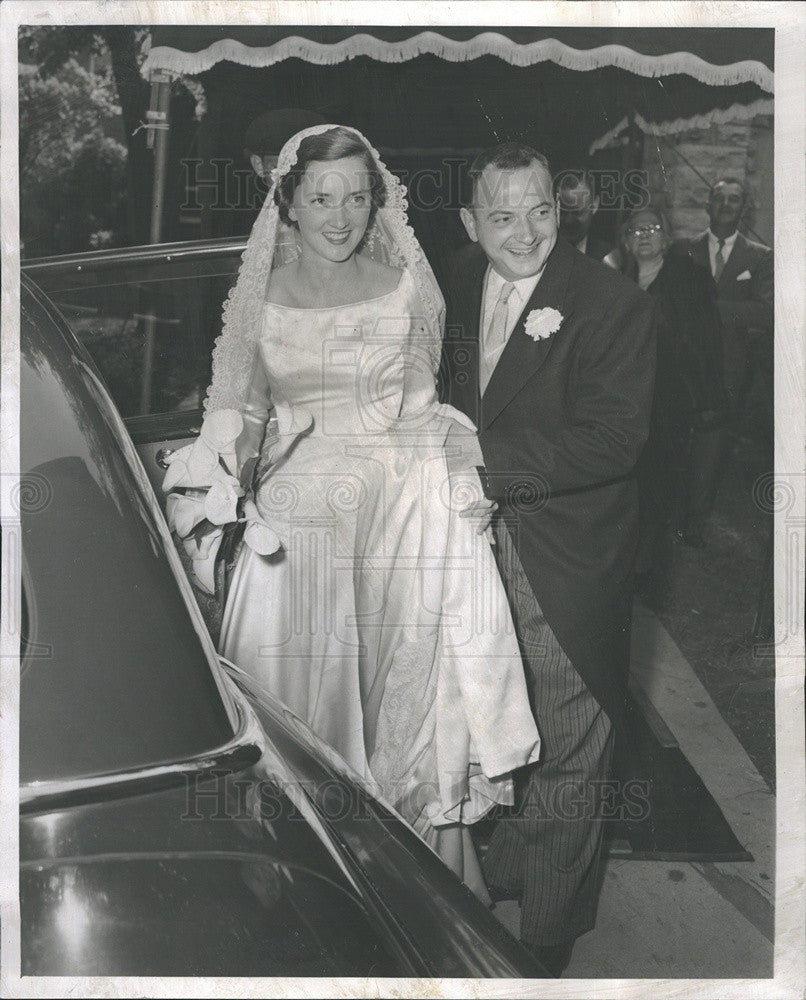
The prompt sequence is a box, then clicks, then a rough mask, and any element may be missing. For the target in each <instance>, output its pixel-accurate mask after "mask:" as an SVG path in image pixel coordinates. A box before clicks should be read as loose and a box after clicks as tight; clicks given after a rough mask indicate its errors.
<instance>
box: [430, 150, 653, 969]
mask: <svg viewBox="0 0 806 1000" xmlns="http://www.w3.org/2000/svg"><path fill="white" fill-rule="evenodd" d="M470 176H471V180H472V199H471V202H470V204H469V205H468V206H467V207H465V208H462V210H461V217H462V221H463V223H464V225H465V228H466V229H467V232H468V234H469V236H470V238H471V240H473V241H474V243H477V244H479V247H480V251H479V252H478V253H477V254H476V257H475V259H474V258H473V257H472V256H470V255H465V257H464V260H463V263H462V267H461V270H460V269H459V268H457V269H456V272H455V274H454V276H453V278H452V280H451V281H450V282H449V285H448V288H447V293H448V294H447V299H448V318H447V324H446V335H445V345H444V352H443V365H442V386H443V398H444V400H445V401H446V402H449V403H452V404H453V405H454V406H457V407H458V408H460V409H462V410H463V411H464V412H465V413H467V414H468V416H469V417H470V418H471V419H472V420H473V421H474V422H475V423H476V425H477V427H478V430H479V439H480V442H481V448H482V452H483V455H484V463H485V470H486V489H487V492H488V496H489V497H490V498H492V499H494V500H496V501H497V502H498V505H499V516H498V517H497V520H496V538H497V543H498V544H497V546H496V547H497V550H498V558H499V564H500V566H501V571H502V576H503V577H504V582H505V585H506V587H507V592H508V595H509V599H510V604H511V606H512V611H513V617H514V619H515V624H516V628H517V630H518V637H519V639H520V642H521V647H522V650H523V654H524V660H525V662H526V665H527V674H528V675H529V680H530V683H531V689H532V696H533V707H534V711H535V715H536V718H537V723H538V728H539V730H540V733H541V736H542V739H543V745H544V753H543V758H542V761H541V763H539V764H537V765H535V766H533V767H532V768H531V770H530V771H529V772H528V774H527V775H526V784H525V789H524V792H523V796H522V801H521V802H520V803H519V804H518V808H517V809H516V811H515V813H514V815H512V816H510V817H507V818H505V819H503V820H500V821H499V823H498V824H497V826H496V827H495V829H494V831H493V835H492V838H491V841H490V846H489V849H488V852H487V855H486V857H485V859H484V871H485V876H486V878H487V881H488V883H489V884H490V887H491V891H493V892H494V893H497V894H498V896H499V898H508V897H520V899H521V938H522V939H523V941H524V942H525V943H526V944H527V946H529V947H531V948H532V949H533V950H534V951H536V953H537V954H538V956H539V957H540V958H541V959H542V961H543V963H544V964H545V965H546V966H547V967H548V968H549V970H550V971H552V972H554V973H555V974H556V975H560V973H561V972H562V970H563V969H564V968H565V966H566V965H567V964H568V961H569V960H570V956H571V949H572V948H573V943H574V941H575V939H576V938H577V937H578V936H579V935H580V934H582V933H584V932H585V931H587V930H590V929H591V928H592V927H593V925H594V923H595V916H596V905H597V899H598V892H599V879H600V874H601V871H600V855H601V844H602V833H603V828H602V819H601V816H600V815H598V813H599V810H598V808H597V806H598V800H599V795H600V793H601V789H602V785H603V783H604V782H606V781H607V780H608V778H609V777H610V765H611V758H612V750H613V732H614V727H615V726H617V725H618V724H619V721H620V717H621V713H622V709H623V706H624V701H625V695H626V688H627V673H628V666H629V648H630V613H631V605H632V569H633V560H634V555H635V548H636V532H637V499H636V486H635V482H634V480H633V469H634V466H635V462H636V459H637V458H638V455H639V453H640V451H641V448H642V446H643V444H644V441H645V439H646V436H647V431H648V426H649V412H650V406H651V401H652V391H653V381H654V371H655V343H654V331H653V307H652V300H651V299H650V297H649V296H648V295H646V294H645V293H644V292H642V291H640V290H639V289H638V288H637V286H636V285H634V284H633V283H632V282H629V281H627V280H626V279H625V278H623V277H622V276H621V275H620V274H618V273H617V272H615V271H613V270H611V269H610V268H607V267H605V266H604V265H602V264H599V263H598V262H596V261H593V260H591V259H590V258H589V257H585V256H583V254H581V253H579V252H578V251H576V250H575V249H573V248H572V247H571V246H570V245H569V244H568V243H566V242H565V241H564V240H562V239H559V240H558V218H559V210H558V205H557V204H556V202H555V199H554V195H553V192H552V177H551V173H550V171H549V166H548V163H547V161H546V160H545V158H544V157H543V156H542V155H541V154H540V153H538V152H536V151H535V150H533V149H531V148H529V147H526V146H521V145H517V144H515V143H507V144H505V145H502V146H499V147H496V148H494V149H490V150H487V151H485V152H483V153H481V154H480V155H479V156H478V157H477V158H476V160H475V162H474V163H473V165H472V167H471V171H470ZM482 251H483V252H482ZM597 790H598V793H597Z"/></svg>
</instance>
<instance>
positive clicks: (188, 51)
mask: <svg viewBox="0 0 806 1000" xmlns="http://www.w3.org/2000/svg"><path fill="white" fill-rule="evenodd" d="M423 55H431V56H436V57H438V58H439V59H444V60H446V61H448V62H468V61H471V60H475V59H479V58H482V57H484V56H493V57H495V58H497V59H501V60H503V61H504V62H507V63H509V64H510V65H513V66H533V65H536V64H538V63H542V62H552V63H555V64H556V65H558V66H562V67H564V68H565V69H571V70H580V71H589V70H594V69H599V68H602V67H606V66H612V67H617V68H619V69H623V70H627V71H629V72H630V73H634V74H636V75H638V76H643V77H663V76H673V75H677V74H684V75H686V76H688V77H691V78H692V79H694V80H698V81H699V82H700V83H704V84H709V85H712V86H731V85H736V84H748V83H750V84H755V85H756V86H757V87H759V88H761V90H763V91H766V92H767V93H769V94H771V93H772V92H773V59H774V33H773V31H772V30H771V29H767V28H696V29H692V28H500V27H490V28H484V27H473V28H468V27H463V28H457V27H440V28H439V29H437V30H427V31H424V30H422V29H421V28H389V27H363V26H361V27H357V26H351V27H333V26H297V25H294V26H283V27H232V26H230V27H211V26H198V25H173V26H159V27H155V28H154V31H153V36H152V45H151V50H150V52H149V55H148V57H147V58H146V60H145V63H144V64H143V67H142V72H143V74H144V75H145V76H146V77H148V76H149V75H150V74H151V72H153V71H155V70H162V71H164V72H167V73H171V74H177V75H179V74H187V75H195V74H197V73H202V72H205V71H206V70H209V69H211V68H212V67H213V66H215V65H216V64H217V63H220V62H222V61H227V62H232V63H238V64H240V65H243V66H252V67H268V66H273V65H275V64H276V63H279V62H282V61H284V60H287V59H302V60H304V61H306V62H309V63H314V64H317V65H321V66H332V65H336V64H337V63H341V62H344V61H346V60H349V59H355V58H357V57H359V56H364V57H367V58H369V59H372V60H376V61H378V62H385V63H401V62H407V61H409V60H411V59H416V58H417V57H419V56H423Z"/></svg>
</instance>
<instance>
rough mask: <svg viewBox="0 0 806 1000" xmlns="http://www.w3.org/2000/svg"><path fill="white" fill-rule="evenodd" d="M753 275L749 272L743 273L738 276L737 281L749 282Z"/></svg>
mask: <svg viewBox="0 0 806 1000" xmlns="http://www.w3.org/2000/svg"><path fill="white" fill-rule="evenodd" d="M752 277H753V275H752V274H751V273H750V272H749V271H742V273H741V274H737V275H736V280H737V281H749V280H750V279H751V278H752Z"/></svg>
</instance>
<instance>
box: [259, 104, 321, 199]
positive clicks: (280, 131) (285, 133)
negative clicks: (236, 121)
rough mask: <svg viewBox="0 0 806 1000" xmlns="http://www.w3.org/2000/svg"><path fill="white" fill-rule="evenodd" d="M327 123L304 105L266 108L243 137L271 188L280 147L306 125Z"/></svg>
mask: <svg viewBox="0 0 806 1000" xmlns="http://www.w3.org/2000/svg"><path fill="white" fill-rule="evenodd" d="M325 124H326V122H325V119H324V118H323V117H322V116H321V115H318V114H317V113H316V112H315V111H306V110H304V109H302V108H277V109H276V110H274V111H266V112H264V113H263V114H262V115H258V117H257V118H255V119H254V121H253V122H252V123H251V124H250V125H249V128H247V130H246V134H245V135H244V138H243V144H244V153H245V155H246V158H247V159H248V160H249V162H250V163H251V164H252V169H253V170H254V171H255V173H256V174H257V175H258V177H260V178H261V180H264V181H265V182H266V183H267V184H268V185H269V187H271V180H270V178H269V174H270V173H271V171H272V170H273V169H274V168H275V167H276V166H277V158H278V156H279V155H280V150H281V149H282V148H283V146H284V145H285V144H286V143H287V142H288V140H289V139H290V138H291V136H292V135H296V134H297V132H301V131H302V129H304V128H311V127H312V126H314V125H325Z"/></svg>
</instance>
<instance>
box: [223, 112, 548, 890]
mask: <svg viewBox="0 0 806 1000" xmlns="http://www.w3.org/2000/svg"><path fill="white" fill-rule="evenodd" d="M332 127H333V126H324V127H317V128H315V129H311V130H306V131H305V132H304V133H301V135H300V136H297V137H295V138H294V139H293V140H291V143H290V144H289V146H288V147H287V148H286V149H285V150H284V151H283V153H282V154H281V157H280V161H279V164H278V176H281V175H282V173H283V172H284V170H285V169H288V168H289V166H290V164H292V163H293V162H294V160H295V158H296V149H297V147H298V145H299V141H301V138H302V137H304V136H305V135H308V134H313V133H315V132H318V131H323V130H324V129H325V128H332ZM362 141H364V142H365V140H363V137H362ZM367 146H368V144H367ZM368 148H369V146H368ZM373 155H374V156H375V158H376V161H377V162H378V163H379V166H380V167H381V169H382V170H383V174H384V178H385V181H386V185H387V202H386V206H385V207H384V208H382V209H380V210H379V211H378V213H377V217H376V222H375V225H374V227H373V231H372V232H371V233H369V234H368V236H367V239H366V240H365V244H366V247H367V248H368V249H369V252H373V250H374V252H375V254H376V255H378V256H380V257H382V259H384V260H385V261H386V262H388V263H392V264H396V265H397V266H399V267H400V269H401V274H400V279H399V283H398V285H397V287H396V288H395V289H394V290H392V291H390V292H388V293H387V294H384V295H381V296H379V297H377V298H372V299H369V300H366V301H362V302H355V303H351V304H349V305H339V306H333V307H324V308H297V307H290V306H281V305H277V304H275V303H271V302H268V301H266V298H265V288H266V283H267V275H268V272H269V271H270V268H271V256H270V254H267V251H266V247H267V246H268V247H271V246H272V241H273V240H274V239H275V235H276V232H277V220H276V214H277V210H276V207H275V206H268V207H267V208H264V213H263V214H264V216H265V218H262V219H259V220H258V223H256V226H255V230H257V232H253V235H252V238H251V239H250V246H249V247H247V250H246V252H245V254H244V263H243V265H242V268H241V272H240V277H239V282H238V286H236V289H235V291H234V292H233V293H232V299H231V301H230V303H229V305H228V306H227V308H226V309H225V328H224V333H223V334H222V337H221V338H220V340H219V343H218V345H217V348H216V353H215V355H214V378H213V385H212V387H211V389H210V393H209V395H208V399H207V403H206V406H207V410H208V414H209V413H210V412H211V411H215V410H216V409H217V408H221V407H234V408H237V409H238V410H239V411H240V412H241V413H242V415H243V416H244V418H245V421H246V426H247V429H248V433H247V436H249V437H250V440H249V441H248V442H246V445H247V447H246V452H248V453H250V454H258V453H259V458H258V463H257V472H256V481H257V487H256V489H255V503H256V506H257V509H258V513H259V514H260V517H261V519H262V521H263V522H264V523H265V524H267V525H269V526H270V527H271V529H272V530H273V531H274V532H275V533H276V535H277V537H278V538H279V539H280V542H281V546H280V548H279V550H278V551H277V552H276V553H274V554H273V555H268V556H266V555H260V554H258V553H257V552H255V551H253V550H252V549H251V548H249V547H248V546H246V545H244V546H243V548H242V550H241V552H240V555H239V557H238V561H237V563H236V566H235V569H234V571H233V575H232V578H231V583H230V587H229V592H228V597H227V603H226V606H225V608H224V615H223V622H222V630H221V640H220V650H221V653H222V655H224V656H225V657H227V658H228V659H230V660H232V662H233V663H235V664H237V665H238V666H239V667H240V668H241V669H242V670H244V671H246V672H247V673H248V674H249V675H250V676H251V677H252V678H254V680H255V681H256V682H257V684H258V685H260V686H261V687H263V688H264V689H265V690H266V691H268V692H270V693H271V694H272V695H273V696H274V697H276V698H277V699H279V700H280V701H281V702H283V703H284V704H285V706H286V707H288V708H289V709H290V710H291V711H292V712H293V713H294V714H295V715H297V716H299V718H301V719H302V720H303V721H304V722H306V723H307V724H308V725H309V726H310V728H311V729H312V730H313V731H314V732H315V733H316V734H317V735H318V736H319V737H320V738H321V739H323V740H324V741H325V742H326V743H327V744H329V745H330V746H331V747H333V748H334V749H335V750H336V751H337V752H338V753H339V754H340V755H341V756H342V757H343V758H344V760H345V761H346V762H347V763H348V764H349V765H350V766H351V767H352V768H353V769H354V770H355V771H356V772H358V773H359V774H361V775H363V776H366V777H367V778H371V779H372V781H373V782H374V783H375V784H376V785H377V786H378V787H379V788H380V789H381V792H382V794H383V796H384V797H385V799H386V800H387V801H388V802H389V803H390V804H391V805H392V806H393V807H394V808H395V809H396V810H397V811H398V812H399V813H400V814H401V815H402V816H403V817H404V818H405V819H406V820H408V821H409V822H410V823H411V825H412V826H413V827H414V828H415V829H416V830H417V831H418V832H419V833H420V834H421V835H422V836H423V837H424V839H425V840H426V841H427V842H429V843H431V845H432V846H434V847H435V849H436V850H438V852H439V853H441V854H442V855H443V856H444V857H445V858H446V860H448V861H449V863H450V862H451V859H455V858H456V857H457V854H458V856H460V857H461V855H462V848H461V845H460V846H459V847H457V845H456V843H453V844H451V838H452V837H460V838H463V839H464V842H465V852H464V854H465V864H467V861H468V858H467V854H468V852H467V850H466V847H467V843H468V841H467V831H466V824H468V823H473V822H475V821H476V820H478V819H480V818H481V817H482V816H483V815H484V814H485V813H486V812H488V811H489V809H490V808H491V807H492V806H493V805H494V804H495V803H496V802H505V803H506V802H511V800H512V799H511V796H512V783H511V779H510V777H509V775H510V772H511V771H512V770H513V769H514V768H517V767H520V766H522V765H524V764H527V763H531V762H533V761H535V760H536V759H537V757H538V754H539V746H540V740H539V736H538V733H537V730H536V727H535V723H534V720H533V717H532V715H531V711H530V709H529V703H528V697H527V692H526V685H525V679H524V671H523V666H522V661H521V657H520V653H519V649H518V644H517V640H516V637H515V633H514V627H513V623H512V619H511V617H510V613H509V608H508V606H507V602H506V597H505V594H504V589H503V585H502V583H501V580H500V577H499V575H498V572H497V569H496V566H495V561H494V557H493V553H492V550H491V548H490V541H489V537H488V536H486V535H480V534H478V533H477V532H476V527H475V525H474V524H473V522H472V521H471V520H470V519H467V518H462V517H459V511H460V510H462V509H463V508H464V507H465V506H467V504H468V503H469V502H470V501H471V500H472V499H480V498H481V496H482V491H481V484H480V480H479V477H478V473H477V471H476V469H475V466H476V465H480V464H481V453H480V450H479V447H478V442H477V440H476V436H475V428H474V427H473V425H472V424H470V422H469V421H468V419H467V417H465V416H464V414H462V413H460V412H459V411H457V410H454V409H453V408H452V407H448V406H445V405H442V404H440V403H439V402H438V400H437V395H436V387H435V369H436V365H437V363H438V358H439V342H440V336H441V329H440V326H439V324H440V320H441V309H442V307H443V303H442V299H441V296H440V294H439V291H438V288H437V286H436V282H435V281H434V280H433V275H432V274H431V271H430V267H429V266H428V263H427V261H426V260H425V257H424V255H423V254H422V250H421V249H420V247H419V244H417V242H416V240H415V239H414V236H413V233H412V232H411V230H410V229H409V227H408V225H407V222H406V217H405V201H404V197H403V194H402V189H401V187H400V185H399V182H398V181H397V180H396V179H395V178H393V177H392V175H391V174H390V173H389V172H388V171H386V169H385V168H384V167H383V166H382V164H380V161H379V159H378V157H377V154H376V153H375V152H374V151H373ZM272 216H274V218H273V217H272ZM250 247H251V251H250ZM381 248H382V250H381ZM261 258H263V260H262V262H261ZM267 258H268V259H267ZM239 288H240V291H239ZM270 412H273V413H274V414H275V415H276V420H277V424H278V427H277V433H275V434H274V435H272V434H271V433H269V434H265V435H264V431H265V428H266V425H267V421H268V419H269V415H270ZM278 439H279V440H280V441H281V442H282V447H281V448H279V449H278V447H277V441H278ZM261 441H262V442H263V443H262V444H261ZM244 443H245V439H244V440H242V441H241V442H240V445H241V448H242V450H243V448H244ZM250 449H251V451H250ZM278 456H279V457H278ZM471 853H472V852H471ZM471 864H472V862H471ZM454 866H455V864H454ZM460 874H462V873H461V872H460ZM464 877H465V878H466V881H468V882H471V883H472V882H476V883H477V884H476V885H475V886H474V887H475V888H476V891H478V892H480V894H483V892H484V890H483V888H479V884H480V875H479V873H478V871H477V870H476V871H475V873H473V872H471V873H470V874H468V873H467V871H466V870H465V872H464Z"/></svg>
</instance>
